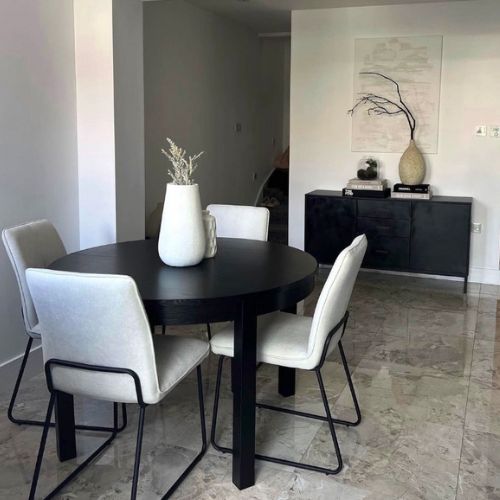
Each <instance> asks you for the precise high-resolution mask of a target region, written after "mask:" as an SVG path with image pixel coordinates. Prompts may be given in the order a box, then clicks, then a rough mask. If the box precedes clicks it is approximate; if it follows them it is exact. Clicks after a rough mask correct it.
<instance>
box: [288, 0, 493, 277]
mask: <svg viewBox="0 0 500 500" xmlns="http://www.w3.org/2000/svg"><path fill="white" fill-rule="evenodd" d="M292 19H293V20H292V83H291V172H290V175H291V182H290V187H291V200H290V243H291V244H292V245H293V246H297V247H300V248H302V247H303V241H304V240H303V238H304V236H303V234H304V194H305V193H307V192H309V191H311V190H313V189H318V188H323V189H340V188H341V187H343V186H344V184H345V182H346V181H347V179H349V178H350V177H352V176H353V173H354V172H355V170H356V165H357V162H358V161H359V159H360V158H361V156H362V155H361V154H360V153H351V151H350V136H351V122H350V117H348V115H347V112H346V111H347V109H349V108H350V107H351V106H352V102H353V70H354V65H353V61H354V39H355V38H357V37H385V36H392V35H395V36H405V35H406V36H408V35H425V34H440V35H443V37H444V40H443V43H444V47H443V69H442V83H441V86H442V87H441V104H440V126H439V152H438V154H436V155H427V156H426V162H427V166H428V175H427V178H426V181H427V182H429V183H431V184H432V185H433V187H434V188H435V192H436V194H444V195H456V196H472V197H474V206H473V220H474V221H477V222H481V223H482V224H483V232H482V233H481V234H473V235H472V249H471V276H470V278H471V280H473V281H483V282H490V283H500V273H499V271H498V262H499V234H500V196H499V194H500V169H499V166H500V165H499V164H500V140H495V139H490V138H480V137H474V136H473V132H474V127H475V126H476V125H479V124H498V123H499V122H500V83H499V82H500V51H499V47H500V2H499V1H498V0H477V1H469V2H450V3H438V4H428V5H424V4H416V5H406V6H386V7H362V8H342V9H329V10H314V11H312V10H311V11H297V12H294V13H293V18H292ZM376 156H377V157H378V158H380V159H381V161H382V163H383V165H384V171H385V176H386V177H387V178H388V179H389V180H390V181H391V182H397V181H398V172H397V166H398V161H399V157H400V155H399V154H376Z"/></svg>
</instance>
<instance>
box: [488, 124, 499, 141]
mask: <svg viewBox="0 0 500 500" xmlns="http://www.w3.org/2000/svg"><path fill="white" fill-rule="evenodd" d="M489 129H490V137H494V138H495V139H500V126H498V125H491V126H490V127H489Z"/></svg>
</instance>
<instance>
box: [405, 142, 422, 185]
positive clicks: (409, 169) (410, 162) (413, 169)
mask: <svg viewBox="0 0 500 500" xmlns="http://www.w3.org/2000/svg"><path fill="white" fill-rule="evenodd" d="M399 177H400V179H401V182H402V183H403V184H408V185H410V186H414V185H415V184H422V183H423V182H424V178H425V161H424V157H423V156H422V153H421V152H420V150H419V149H418V148H417V145H416V144H415V141H414V140H413V139H412V140H411V141H410V145H409V146H408V148H407V149H406V151H405V152H404V153H403V156H401V160H399Z"/></svg>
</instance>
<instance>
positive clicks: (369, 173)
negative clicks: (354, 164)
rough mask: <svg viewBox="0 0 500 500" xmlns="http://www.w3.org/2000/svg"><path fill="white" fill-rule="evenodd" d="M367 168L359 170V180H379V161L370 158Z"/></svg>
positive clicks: (366, 162) (367, 161) (366, 164)
mask: <svg viewBox="0 0 500 500" xmlns="http://www.w3.org/2000/svg"><path fill="white" fill-rule="evenodd" d="M365 166H366V168H360V169H359V170H358V179H361V180H363V181H369V180H372V179H376V178H377V168H378V165H377V161H376V160H374V159H373V158H368V160H366V161H365Z"/></svg>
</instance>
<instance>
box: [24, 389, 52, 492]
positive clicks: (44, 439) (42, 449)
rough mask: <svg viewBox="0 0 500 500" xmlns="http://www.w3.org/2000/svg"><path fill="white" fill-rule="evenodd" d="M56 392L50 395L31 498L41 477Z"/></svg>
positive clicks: (32, 482)
mask: <svg viewBox="0 0 500 500" xmlns="http://www.w3.org/2000/svg"><path fill="white" fill-rule="evenodd" d="M54 402H55V394H54V393H52V394H51V395H50V400H49V406H48V408H47V416H46V417H45V421H44V426H43V431H42V437H41V439H40V447H39V448H38V456H37V459H36V465H35V471H34V472H33V480H32V481H31V489H30V495H29V500H34V499H35V493H36V487H37V485H38V478H39V477H40V469H41V467H42V460H43V454H44V452H45V445H46V443H47V434H48V433H49V428H50V419H51V418H52V411H53V410H54Z"/></svg>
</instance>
